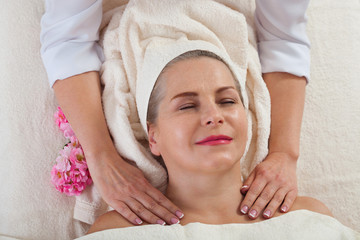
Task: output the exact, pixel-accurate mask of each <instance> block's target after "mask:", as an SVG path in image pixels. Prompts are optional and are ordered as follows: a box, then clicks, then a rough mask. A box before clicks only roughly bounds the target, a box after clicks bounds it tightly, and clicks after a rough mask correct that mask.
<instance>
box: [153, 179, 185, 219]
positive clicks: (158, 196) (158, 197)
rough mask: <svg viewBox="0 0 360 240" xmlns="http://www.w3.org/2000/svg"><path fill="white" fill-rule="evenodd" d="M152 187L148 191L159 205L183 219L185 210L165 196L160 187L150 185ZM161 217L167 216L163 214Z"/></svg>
mask: <svg viewBox="0 0 360 240" xmlns="http://www.w3.org/2000/svg"><path fill="white" fill-rule="evenodd" d="M150 187H151V188H148V189H147V191H146V193H147V194H148V195H149V196H150V197H151V198H153V199H154V200H155V201H156V202H157V203H158V204H159V205H161V206H162V207H164V208H165V209H166V210H167V211H168V212H169V213H170V214H175V215H176V217H177V218H178V219H182V218H183V217H184V214H183V212H182V211H181V210H180V208H179V207H178V206H176V205H175V204H174V203H173V202H171V201H170V200H169V199H168V198H167V197H165V196H164V194H162V193H161V192H160V191H159V190H158V189H156V188H154V187H153V186H151V185H150ZM159 216H160V217H163V218H165V219H168V218H166V216H165V215H163V214H161V215H159Z"/></svg>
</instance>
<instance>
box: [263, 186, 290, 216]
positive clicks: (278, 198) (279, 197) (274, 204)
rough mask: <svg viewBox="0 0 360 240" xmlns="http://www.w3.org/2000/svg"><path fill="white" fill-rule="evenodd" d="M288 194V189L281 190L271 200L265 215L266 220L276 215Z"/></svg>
mask: <svg viewBox="0 0 360 240" xmlns="http://www.w3.org/2000/svg"><path fill="white" fill-rule="evenodd" d="M287 192H288V190H287V189H286V188H281V189H279V190H278V191H277V192H276V193H275V194H274V196H273V198H272V199H271V201H270V203H269V204H268V205H267V207H266V209H265V211H264V213H263V216H264V218H271V217H272V216H273V215H274V213H275V212H276V210H277V209H278V208H279V206H280V205H281V203H282V202H283V201H284V198H285V196H286V193H287Z"/></svg>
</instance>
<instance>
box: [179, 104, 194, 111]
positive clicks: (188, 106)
mask: <svg viewBox="0 0 360 240" xmlns="http://www.w3.org/2000/svg"><path fill="white" fill-rule="evenodd" d="M191 108H195V104H184V105H181V106H180V107H179V110H187V109H191Z"/></svg>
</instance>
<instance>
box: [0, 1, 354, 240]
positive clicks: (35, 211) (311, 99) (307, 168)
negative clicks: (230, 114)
mask: <svg viewBox="0 0 360 240" xmlns="http://www.w3.org/2000/svg"><path fill="white" fill-rule="evenodd" d="M118 2H119V1H118ZM111 5H116V4H113V3H111ZM109 6H110V5H109V2H108V1H105V8H108V7H109ZM43 11H44V6H43V1H42V0H34V1H22V0H12V1H1V8H0V23H1V28H0V46H1V48H0V156H1V158H0V183H1V184H0V236H2V235H3V236H4V235H6V236H9V237H15V238H23V239H73V238H75V237H78V236H81V235H82V234H84V232H86V230H87V228H88V226H86V225H82V224H80V223H79V222H77V221H74V220H73V219H72V215H73V206H74V204H75V201H74V198H71V197H66V196H65V195H64V196H63V195H61V194H60V193H58V192H56V191H55V190H54V188H53V187H52V185H51V182H50V171H51V167H52V165H53V164H54V161H55V158H56V156H57V153H58V151H59V149H60V148H61V147H62V146H63V144H64V141H65V139H64V138H63V137H62V136H61V133H60V132H58V130H57V127H56V126H55V124H54V122H53V113H54V112H55V110H56V101H55V98H54V95H53V92H52V90H50V89H49V87H48V81H47V79H46V73H45V70H44V68H43V66H42V62H41V58H40V54H39V49H40V43H39V33H40V25H39V22H40V18H41V16H42V14H43ZM308 16H309V23H308V33H309V37H310V40H311V42H312V69H311V71H312V73H311V79H312V81H311V83H310V84H309V85H308V86H307V98H306V104H305V114H304V120H303V127H302V136H301V156H300V159H299V163H298V183H299V188H300V189H299V190H300V194H301V195H309V196H312V197H315V198H317V199H319V200H321V201H323V202H324V203H325V204H326V205H327V206H328V207H329V208H330V209H331V211H332V212H333V214H334V215H335V217H336V218H337V219H338V220H339V221H340V222H341V223H343V224H345V225H346V226H349V227H351V228H354V229H356V230H357V231H360V205H359V204H358V201H359V199H360V186H359V182H360V175H359V172H360V163H359V161H360V160H359V156H360V147H359V139H360V127H359V122H360V101H359V99H360V81H359V76H360V68H359V67H358V63H359V62H360V54H359V52H360V41H359V39H360V30H359V26H360V2H359V1H358V0H347V1H337V0H322V1H310V6H309V10H308Z"/></svg>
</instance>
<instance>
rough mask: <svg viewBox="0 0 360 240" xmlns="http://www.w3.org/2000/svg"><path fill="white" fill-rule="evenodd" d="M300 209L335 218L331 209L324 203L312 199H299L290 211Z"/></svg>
mask: <svg viewBox="0 0 360 240" xmlns="http://www.w3.org/2000/svg"><path fill="white" fill-rule="evenodd" d="M299 209H306V210H309V211H313V212H317V213H321V214H324V215H328V216H330V217H334V216H333V215H332V213H331V211H330V209H329V208H328V207H327V206H326V205H325V204H324V203H323V202H321V201H319V200H317V199H315V198H312V197H301V196H299V197H297V198H296V200H295V202H294V204H293V207H292V208H291V210H290V211H294V210H299Z"/></svg>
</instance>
